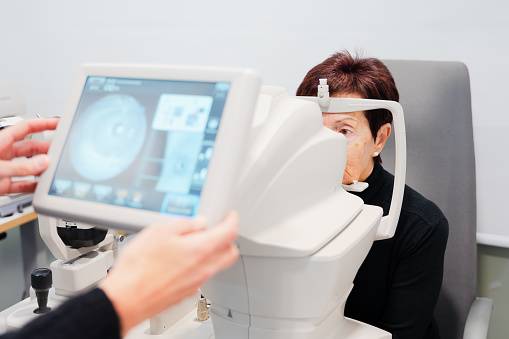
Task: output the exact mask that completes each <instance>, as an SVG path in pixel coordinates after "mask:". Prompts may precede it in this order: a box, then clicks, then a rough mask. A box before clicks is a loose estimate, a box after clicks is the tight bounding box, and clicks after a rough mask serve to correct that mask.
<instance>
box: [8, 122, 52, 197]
mask: <svg viewBox="0 0 509 339" xmlns="http://www.w3.org/2000/svg"><path fill="white" fill-rule="evenodd" d="M57 124H58V118H47V119H30V120H23V121H22V122H20V123H18V124H16V125H13V126H9V127H7V128H4V129H3V130H1V131H0V195H3V194H8V193H30V192H33V191H34V190H35V186H36V185H37V183H35V182H30V181H14V182H12V181H11V178H12V177H24V176H27V175H39V174H41V173H42V171H44V170H45V169H46V168H47V167H48V164H49V158H48V156H47V155H46V153H47V152H48V148H49V145H50V143H49V142H45V141H38V140H32V139H28V140H24V138H25V137H26V136H27V135H29V134H32V133H38V132H43V131H45V130H53V129H55V128H56V127H57ZM28 156H33V157H31V158H29V159H26V160H20V161H11V160H12V159H14V158H18V157H28Z"/></svg>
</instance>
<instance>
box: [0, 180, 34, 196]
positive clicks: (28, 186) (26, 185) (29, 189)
mask: <svg viewBox="0 0 509 339" xmlns="http://www.w3.org/2000/svg"><path fill="white" fill-rule="evenodd" d="M36 186H37V183H36V182H33V181H14V182H11V186H10V187H9V188H7V191H6V192H2V194H12V193H33V192H34V191H35V187H36Z"/></svg>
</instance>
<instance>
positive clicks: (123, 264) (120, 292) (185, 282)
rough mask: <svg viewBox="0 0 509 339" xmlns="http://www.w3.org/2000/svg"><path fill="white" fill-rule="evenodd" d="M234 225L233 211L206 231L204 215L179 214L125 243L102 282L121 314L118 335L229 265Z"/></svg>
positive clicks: (233, 256) (235, 254) (194, 290)
mask: <svg viewBox="0 0 509 339" xmlns="http://www.w3.org/2000/svg"><path fill="white" fill-rule="evenodd" d="M238 224H239V220H238V216H237V213H235V212H230V213H228V214H227V215H226V217H225V218H224V219H223V221H222V222H220V223H219V224H217V225H216V226H214V227H212V228H210V229H207V230H204V229H205V226H206V222H205V221H204V220H203V219H199V218H197V219H195V220H184V219H181V220H176V221H174V222H170V223H161V224H155V225H152V226H150V227H148V228H146V229H144V230H143V231H141V232H140V233H139V234H138V235H137V236H136V237H135V238H134V239H133V240H132V241H131V242H130V243H128V244H127V245H126V246H125V247H124V248H123V249H122V251H121V252H120V254H119V257H118V260H117V262H116V264H115V266H114V268H113V269H112V270H111V271H110V273H109V274H108V277H107V278H106V279H105V280H104V283H103V284H102V285H101V288H102V289H103V291H104V292H105V293H106V295H107V296H108V298H109V299H110V300H111V302H112V303H113V306H114V308H115V310H116V311H117V314H118V316H119V318H120V325H121V331H122V336H124V335H125V334H126V333H127V332H128V331H129V330H130V329H131V328H132V327H133V326H135V325H137V324H138V323H140V322H141V321H143V320H145V319H147V318H150V317H152V316H155V315H157V314H158V313H160V312H162V311H164V310H165V309H167V308H168V307H169V306H171V305H174V304H176V303H178V302H179V301H181V300H182V299H183V298H185V297H187V296H190V295H192V294H196V293H197V290H198V288H199V287H200V286H201V285H202V284H203V283H204V282H205V281H206V280H207V279H209V278H210V277H212V276H213V275H214V274H216V273H217V272H219V271H221V270H223V269H225V268H227V267H228V266H230V265H232V264H233V263H234V262H235V261H236V260H237V257H238V250H237V248H236V247H235V246H234V245H233V244H232V242H233V241H234V240H235V238H236V237H237V228H238Z"/></svg>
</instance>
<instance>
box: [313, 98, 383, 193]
mask: <svg viewBox="0 0 509 339" xmlns="http://www.w3.org/2000/svg"><path fill="white" fill-rule="evenodd" d="M332 97H337V98H357V99H362V97H361V96H360V95H357V94H338V95H332ZM322 118H323V125H324V126H325V127H327V128H329V129H331V130H333V131H335V132H338V133H341V134H343V135H344V136H345V138H346V142H347V160H346V169H345V173H344V175H343V184H345V185H348V184H351V183H353V181H354V180H357V181H364V180H366V179H367V178H368V177H369V175H370V174H371V172H372V171H373V166H374V160H373V157H374V152H379V153H380V152H381V151H382V148H383V146H384V145H385V141H386V140H387V137H388V136H389V134H390V129H391V127H390V124H385V125H383V126H382V127H381V128H380V130H379V131H378V136H377V140H376V141H375V140H374V139H373V135H372V134H371V130H370V129H369V122H368V119H367V118H366V117H365V115H364V112H363V111H359V112H352V113H322Z"/></svg>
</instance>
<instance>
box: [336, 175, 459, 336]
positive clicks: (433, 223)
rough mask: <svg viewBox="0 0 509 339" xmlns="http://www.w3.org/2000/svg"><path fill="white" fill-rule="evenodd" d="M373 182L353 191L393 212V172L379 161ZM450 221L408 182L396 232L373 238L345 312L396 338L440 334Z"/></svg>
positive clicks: (370, 202) (365, 199) (365, 200)
mask: <svg viewBox="0 0 509 339" xmlns="http://www.w3.org/2000/svg"><path fill="white" fill-rule="evenodd" d="M366 182H367V183H369V187H368V188H367V189H366V190H365V191H364V192H361V193H354V194H356V195H358V196H359V197H361V198H362V199H363V200H364V203H366V204H369V205H376V206H380V207H382V208H383V210H384V215H387V214H388V213H389V208H390V204H391V197H392V190H393V184H394V176H393V175H392V174H390V173H389V172H387V171H386V170H384V169H383V168H382V166H375V168H374V169H373V172H372V173H371V175H370V176H369V178H368V179H367V180H366ZM448 233H449V225H448V223H447V219H446V218H445V217H444V215H443V214H442V212H441V211H440V209H439V208H438V207H437V206H436V205H435V204H434V203H433V202H431V201H429V200H427V199H426V198H424V197H423V196H422V195H420V194H419V193H417V192H416V191H414V190H413V189H412V188H410V187H408V186H406V187H405V194H404V198H403V205H402V208H401V214H400V217H399V221H398V227H397V229H396V233H395V235H394V237H392V238H391V239H386V240H379V241H375V242H374V243H373V246H372V247H371V250H370V251H369V253H368V256H367V257H366V259H365V260H364V262H363V264H362V266H361V268H360V269H359V271H358V272H357V275H356V277H355V280H354V288H353V290H352V292H351V293H350V296H349V297H348V300H347V303H346V308H345V315H346V316H347V317H350V318H353V319H357V320H359V321H362V322H365V323H368V324H371V325H373V326H376V327H379V328H382V329H384V330H386V331H388V332H390V333H392V335H393V338H394V339H420V338H426V339H430V338H434V339H435V338H440V336H439V334H438V329H437V325H436V323H435V319H434V317H433V311H434V309H435V305H436V302H437V299H438V294H439V292H440V287H441V285H442V275H443V268H444V265H443V264H444V252H445V246H446V243H447V237H448Z"/></svg>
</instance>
